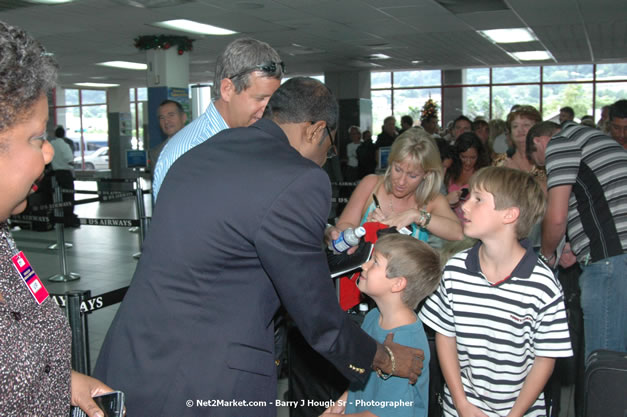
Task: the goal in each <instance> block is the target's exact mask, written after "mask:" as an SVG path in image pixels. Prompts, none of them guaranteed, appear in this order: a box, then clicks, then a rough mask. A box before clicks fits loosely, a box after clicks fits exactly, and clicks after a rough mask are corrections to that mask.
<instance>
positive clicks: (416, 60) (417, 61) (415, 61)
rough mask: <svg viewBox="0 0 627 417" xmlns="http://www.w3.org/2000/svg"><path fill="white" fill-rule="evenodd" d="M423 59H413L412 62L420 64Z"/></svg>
mask: <svg viewBox="0 0 627 417" xmlns="http://www.w3.org/2000/svg"><path fill="white" fill-rule="evenodd" d="M421 62H422V61H420V60H418V59H415V60H413V61H411V63H412V64H420V63H421Z"/></svg>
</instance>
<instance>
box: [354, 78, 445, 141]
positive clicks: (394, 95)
mask: <svg viewBox="0 0 627 417" xmlns="http://www.w3.org/2000/svg"><path fill="white" fill-rule="evenodd" d="M370 85H371V88H372V93H371V97H372V126H367V127H364V129H366V128H367V129H372V132H373V134H374V135H377V134H378V133H380V132H381V126H382V125H383V120H384V119H385V118H386V117H388V116H390V115H393V116H394V117H395V118H396V121H397V124H400V119H401V117H402V116H404V115H410V116H411V117H412V118H413V119H414V124H417V125H419V124H420V113H421V111H422V107H423V105H424V104H425V102H426V101H427V100H428V99H429V98H431V99H433V100H434V101H435V102H436V103H437V104H438V106H440V104H441V103H442V87H441V86H442V72H441V71H439V70H429V71H397V72H373V73H371V75H370ZM440 117H441V114H439V115H438V119H439V118H440Z"/></svg>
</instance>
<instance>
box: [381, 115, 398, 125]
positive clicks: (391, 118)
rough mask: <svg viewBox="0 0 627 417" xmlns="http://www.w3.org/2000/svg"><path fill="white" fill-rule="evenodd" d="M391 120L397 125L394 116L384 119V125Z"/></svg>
mask: <svg viewBox="0 0 627 417" xmlns="http://www.w3.org/2000/svg"><path fill="white" fill-rule="evenodd" d="M390 120H394V123H396V117H394V116H388V117H386V118H385V119H383V124H386V123H387V122H388V121H390Z"/></svg>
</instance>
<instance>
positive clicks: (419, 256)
mask: <svg viewBox="0 0 627 417" xmlns="http://www.w3.org/2000/svg"><path fill="white" fill-rule="evenodd" d="M374 250H376V251H377V253H379V254H380V255H381V256H383V257H384V258H385V259H386V260H387V263H388V265H387V268H386V270H385V276H386V277H387V278H396V277H404V278H405V280H406V282H407V285H406V286H405V289H404V290H403V294H402V295H401V300H402V301H403V303H404V304H405V305H406V306H407V307H409V308H411V309H412V310H413V309H415V308H416V307H417V306H418V304H419V303H420V302H421V301H422V300H423V299H424V298H425V297H427V296H428V295H430V294H431V293H433V291H435V289H436V288H437V287H438V285H439V284H440V278H441V277H442V265H441V262H440V255H439V254H438V253H437V252H436V251H435V250H434V249H433V248H431V247H430V246H429V245H427V244H426V243H425V242H421V241H419V240H418V239H415V238H413V237H411V236H406V235H401V234H397V233H394V234H388V235H384V236H382V237H381V238H379V240H377V243H376V244H375V245H374Z"/></svg>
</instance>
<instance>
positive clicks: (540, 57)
mask: <svg viewBox="0 0 627 417" xmlns="http://www.w3.org/2000/svg"><path fill="white" fill-rule="evenodd" d="M509 54H510V55H511V56H513V57H514V58H515V59H518V60H520V61H546V60H549V59H553V56H552V55H551V54H550V53H548V52H547V51H525V52H510V53H509Z"/></svg>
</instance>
